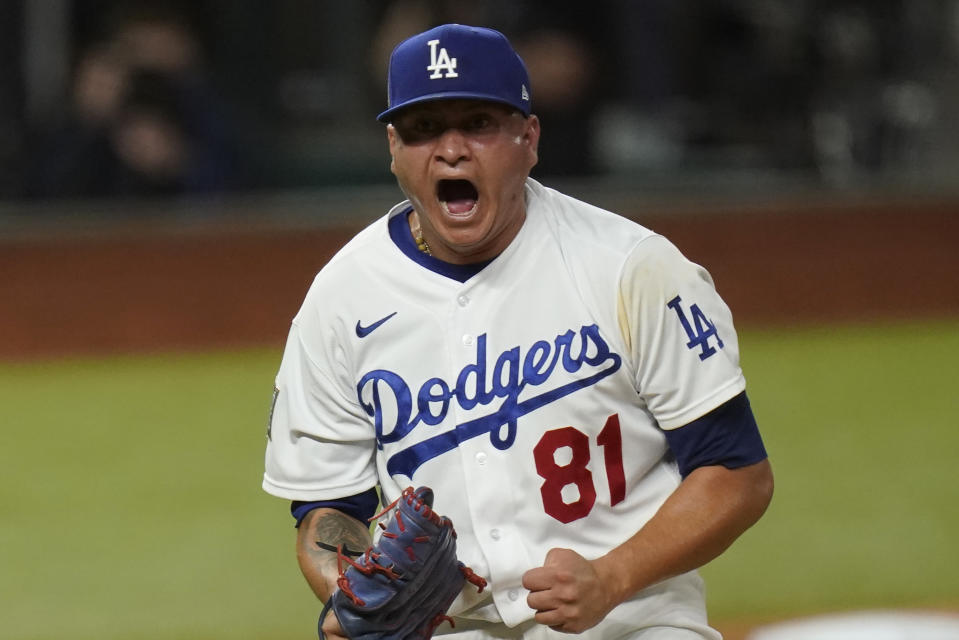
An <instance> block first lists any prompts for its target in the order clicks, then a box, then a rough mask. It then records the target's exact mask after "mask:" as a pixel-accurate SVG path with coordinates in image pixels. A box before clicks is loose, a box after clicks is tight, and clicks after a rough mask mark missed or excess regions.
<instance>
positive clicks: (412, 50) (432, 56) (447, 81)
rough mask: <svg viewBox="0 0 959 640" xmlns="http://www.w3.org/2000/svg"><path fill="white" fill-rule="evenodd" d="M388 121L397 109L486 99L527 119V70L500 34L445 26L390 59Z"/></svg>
mask: <svg viewBox="0 0 959 640" xmlns="http://www.w3.org/2000/svg"><path fill="white" fill-rule="evenodd" d="M387 93H388V98H389V108H388V109H387V110H386V111H384V112H383V113H381V114H380V115H379V116H377V120H379V121H380V122H389V121H390V120H392V118H393V115H394V114H395V113H396V111H398V110H399V109H402V108H404V107H408V106H410V105H413V104H417V103H419V102H426V101H430V100H452V99H456V98H461V99H462V98H467V99H475V100H489V101H491V102H499V103H501V104H506V105H509V106H512V107H515V108H516V109H518V110H519V111H521V112H523V114H524V115H529V114H530V108H531V104H530V103H531V100H530V90H529V74H528V73H527V71H526V65H525V64H523V61H522V59H520V57H519V55H518V54H517V53H516V51H514V50H513V47H512V45H510V43H509V41H508V40H507V39H506V36H504V35H503V34H502V33H500V32H499V31H496V30H494V29H487V28H484V27H468V26H464V25H459V24H446V25H442V26H439V27H436V28H434V29H430V30H429V31H426V32H424V33H421V34H418V35H415V36H413V37H412V38H409V39H408V40H404V41H403V42H401V43H400V44H399V45H398V46H397V47H396V49H394V50H393V55H392V56H390V69H389V80H388V86H387Z"/></svg>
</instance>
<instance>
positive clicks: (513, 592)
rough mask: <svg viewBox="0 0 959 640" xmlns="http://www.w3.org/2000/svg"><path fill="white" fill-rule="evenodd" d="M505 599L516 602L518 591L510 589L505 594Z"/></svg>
mask: <svg viewBox="0 0 959 640" xmlns="http://www.w3.org/2000/svg"><path fill="white" fill-rule="evenodd" d="M506 597H507V598H509V599H510V600H512V601H513V602H516V600H517V599H519V591H518V590H517V589H510V590H509V591H507V592H506Z"/></svg>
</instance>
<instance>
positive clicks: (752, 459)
mask: <svg viewBox="0 0 959 640" xmlns="http://www.w3.org/2000/svg"><path fill="white" fill-rule="evenodd" d="M663 433H665V434H666V441H667V442H668V443H669V448H670V449H671V450H672V452H673V455H675V456H676V462H677V463H678V464H679V472H680V473H681V474H682V476H683V477H684V478H685V477H686V476H688V475H689V474H690V473H692V472H693V471H694V470H696V469H697V468H699V467H706V466H714V465H722V466H724V467H726V468H728V469H737V468H739V467H746V466H749V465H751V464H755V463H757V462H761V461H762V460H765V459H766V457H767V456H766V448H765V446H764V445H763V440H762V437H761V436H760V435H759V427H758V426H757V425H756V418H755V417H754V416H753V410H752V408H751V407H750V405H749V399H748V398H747V397H746V392H745V391H743V392H742V393H740V394H739V395H738V396H736V397H734V398H732V399H731V400H729V401H727V402H725V403H723V404H721V405H719V406H718V407H716V408H715V409H713V410H712V411H710V412H709V413H707V414H706V415H704V416H703V417H701V418H698V419H696V420H693V421H692V422H690V423H689V424H686V425H683V426H682V427H678V428H676V429H670V430H668V431H664V432H663Z"/></svg>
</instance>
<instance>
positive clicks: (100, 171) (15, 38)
mask: <svg viewBox="0 0 959 640" xmlns="http://www.w3.org/2000/svg"><path fill="white" fill-rule="evenodd" d="M447 21H449V22H454V21H455V22H462V23H466V24H484V25H489V26H492V27H495V28H498V29H500V30H502V31H503V32H505V33H506V34H507V35H508V36H509V37H510V38H511V39H512V41H513V42H514V44H515V45H516V46H517V48H518V49H519V50H520V52H521V54H522V55H523V56H524V58H525V60H526V62H527V63H528V66H529V68H530V72H531V76H532V83H533V103H534V110H535V111H536V112H537V113H538V114H539V115H540V117H541V118H542V121H543V128H544V132H545V133H544V136H543V153H542V154H541V158H542V160H541V165H540V167H538V168H537V170H536V174H537V176H538V177H540V178H544V179H545V178H557V177H562V178H569V177H576V178H582V177H592V178H594V179H603V180H605V181H607V182H611V183H614V184H615V183H617V182H622V183H625V184H626V185H628V186H629V187H637V186H642V187H644V188H650V189H656V190H664V189H665V190H674V191H683V190H686V189H688V188H689V187H690V186H694V187H696V188H703V189H714V190H715V189H736V190H742V189H751V190H768V189H782V188H799V187H801V188H823V189H858V190H861V189H869V188H873V187H882V188H884V189H888V188H889V187H891V186H896V187H902V188H909V189H935V190H941V189H946V188H948V189H952V188H954V187H955V186H956V185H955V182H956V181H955V176H956V171H957V167H959V139H957V137H959V126H957V124H959V123H957V118H959V81H957V80H959V2H957V1H956V0H913V1H906V0H696V1H691V0H635V1H628V0H595V1H593V2H590V3H589V9H588V10H584V9H583V8H582V3H578V2H555V1H546V0H544V1H534V0H479V1H476V2H470V3H462V2H453V1H446V0H390V1H373V0H354V1H352V2H338V1H335V0H277V1H275V2H269V3H264V2H232V1H227V0H197V1H195V2H182V1H181V2H162V3H161V2H129V1H122V0H53V1H50V0H47V1H44V0H10V1H8V2H4V3H3V4H2V7H0V54H2V55H0V198H2V200H3V201H4V202H5V203H7V204H6V205H5V206H4V207H3V211H4V212H5V213H7V214H15V213H16V209H15V208H12V207H11V206H10V205H9V203H11V202H17V201H24V200H27V201H38V200H41V201H48V200H50V199H60V198H88V197H112V196H176V197H181V196H201V197H203V196H209V195H210V194H221V195H222V194H228V193H237V192H245V193H249V192H259V193H262V192H270V191H273V190H290V189H311V188H317V187H323V186H328V185H343V184H350V185H362V184H376V183H384V182H389V181H390V180H391V176H390V175H389V172H388V171H387V170H386V168H387V165H386V163H385V162H384V156H385V149H384V134H383V131H382V127H380V126H379V125H378V124H377V123H375V122H374V120H373V118H374V116H375V114H376V113H378V112H379V111H380V110H381V109H382V108H383V107H384V105H385V66H386V61H387V58H388V56H389V52H390V51H391V49H392V47H393V46H394V45H395V44H396V43H397V42H398V41H399V40H400V39H402V38H404V37H406V36H408V35H411V34H412V33H415V32H418V31H420V30H422V29H424V28H427V27H429V26H431V25H433V24H436V23H439V22H447ZM135 213H136V212H135V211H129V212H128V215H135Z"/></svg>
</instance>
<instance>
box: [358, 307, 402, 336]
mask: <svg viewBox="0 0 959 640" xmlns="http://www.w3.org/2000/svg"><path fill="white" fill-rule="evenodd" d="M396 313H397V312H396V311H394V312H393V313H391V314H390V315H388V316H386V317H385V318H380V319H379V320H377V321H376V322H374V323H373V324H371V325H369V326H366V327H364V326H363V325H361V324H360V321H359V320H357V321H356V337H358V338H365V337H366V336H368V335H370V334H371V333H373V332H374V331H376V329H377V328H379V326H380V325H381V324H383V323H384V322H386V321H387V320H389V319H390V318H392V317H393V316H395V315H396Z"/></svg>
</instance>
